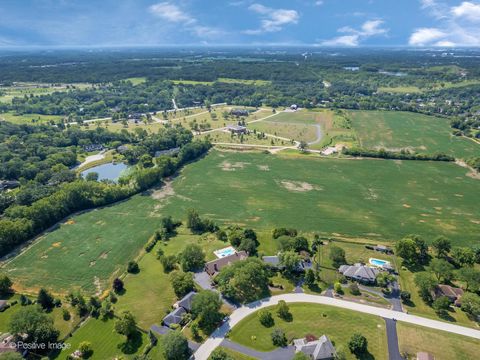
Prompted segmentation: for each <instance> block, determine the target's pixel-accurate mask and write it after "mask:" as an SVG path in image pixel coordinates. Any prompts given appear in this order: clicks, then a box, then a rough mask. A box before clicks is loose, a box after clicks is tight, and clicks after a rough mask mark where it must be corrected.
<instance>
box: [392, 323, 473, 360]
mask: <svg viewBox="0 0 480 360" xmlns="http://www.w3.org/2000/svg"><path fill="white" fill-rule="evenodd" d="M397 334H398V342H399V348H400V353H402V354H403V353H408V355H409V357H408V358H409V359H415V358H416V357H415V356H416V353H417V352H418V351H426V352H429V353H430V354H433V355H434V356H435V359H436V360H450V359H455V360H470V359H477V358H478V354H479V352H480V343H479V341H478V340H476V339H473V338H469V337H466V336H461V335H456V334H451V333H448V332H444V331H439V330H434V329H429V328H425V327H419V326H415V325H411V324H406V323H403V322H397Z"/></svg>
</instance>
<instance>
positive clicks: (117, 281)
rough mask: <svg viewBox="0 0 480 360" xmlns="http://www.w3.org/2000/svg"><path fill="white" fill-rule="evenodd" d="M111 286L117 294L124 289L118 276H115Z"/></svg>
mask: <svg viewBox="0 0 480 360" xmlns="http://www.w3.org/2000/svg"><path fill="white" fill-rule="evenodd" d="M112 288H113V291H115V292H116V293H117V294H118V293H121V292H122V291H123V290H124V287H123V281H122V280H121V279H119V278H116V279H115V280H113V284H112Z"/></svg>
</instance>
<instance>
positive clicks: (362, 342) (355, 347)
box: [348, 333, 368, 356]
mask: <svg viewBox="0 0 480 360" xmlns="http://www.w3.org/2000/svg"><path fill="white" fill-rule="evenodd" d="M348 348H349V349H350V352H351V353H352V354H355V355H357V356H359V355H362V354H365V353H366V352H367V348H368V341H367V338H366V337H365V336H363V335H362V334H358V333H356V334H353V335H352V337H351V338H350V341H349V342H348Z"/></svg>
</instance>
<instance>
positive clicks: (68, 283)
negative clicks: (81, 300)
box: [4, 195, 159, 293]
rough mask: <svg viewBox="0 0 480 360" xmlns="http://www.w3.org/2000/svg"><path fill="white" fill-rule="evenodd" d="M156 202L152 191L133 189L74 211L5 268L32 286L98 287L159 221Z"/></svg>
mask: <svg viewBox="0 0 480 360" xmlns="http://www.w3.org/2000/svg"><path fill="white" fill-rule="evenodd" d="M154 205H155V200H154V199H153V198H152V197H151V196H149V195H136V196H133V197H132V198H130V199H129V200H126V201H123V202H120V203H117V204H115V205H111V206H107V207H104V208H100V209H96V210H93V211H89V212H85V213H83V214H80V215H77V216H74V217H73V218H72V219H70V220H68V221H66V222H64V223H63V224H61V225H60V227H59V228H58V229H56V230H54V231H52V232H50V233H47V234H45V235H44V236H43V237H42V238H41V239H39V240H37V241H36V242H35V243H34V244H33V246H31V247H30V248H28V249H27V250H26V251H25V252H24V253H22V254H20V255H19V256H17V257H15V258H14V259H13V260H12V261H11V262H9V263H8V264H7V265H6V266H5V269H4V271H5V272H6V273H7V274H9V276H11V277H12V278H14V279H15V280H16V284H21V286H22V288H24V289H25V290H27V289H28V290H29V291H30V292H34V291H37V290H38V288H39V287H40V286H44V287H46V288H48V289H50V290H51V291H53V292H54V293H57V292H61V291H66V290H74V289H79V288H82V289H83V290H86V291H88V292H96V293H101V292H102V291H104V290H105V289H106V288H107V287H109V286H110V280H111V276H114V275H115V274H119V273H121V272H123V270H124V269H125V267H126V263H127V262H128V260H131V259H133V258H134V257H135V256H137V254H138V252H139V249H140V248H141V247H142V246H143V245H144V244H145V243H146V241H147V240H148V238H149V237H150V236H151V235H152V234H153V232H154V230H155V229H156V228H157V227H158V226H157V224H158V223H157V221H159V214H158V213H156V212H155V209H154ZM32 269H35V271H32Z"/></svg>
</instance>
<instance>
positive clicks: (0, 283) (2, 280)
mask: <svg viewBox="0 0 480 360" xmlns="http://www.w3.org/2000/svg"><path fill="white" fill-rule="evenodd" d="M12 285H13V282H12V280H10V278H9V277H8V276H7V275H4V274H0V294H8V293H9V292H10V291H11V287H12Z"/></svg>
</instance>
